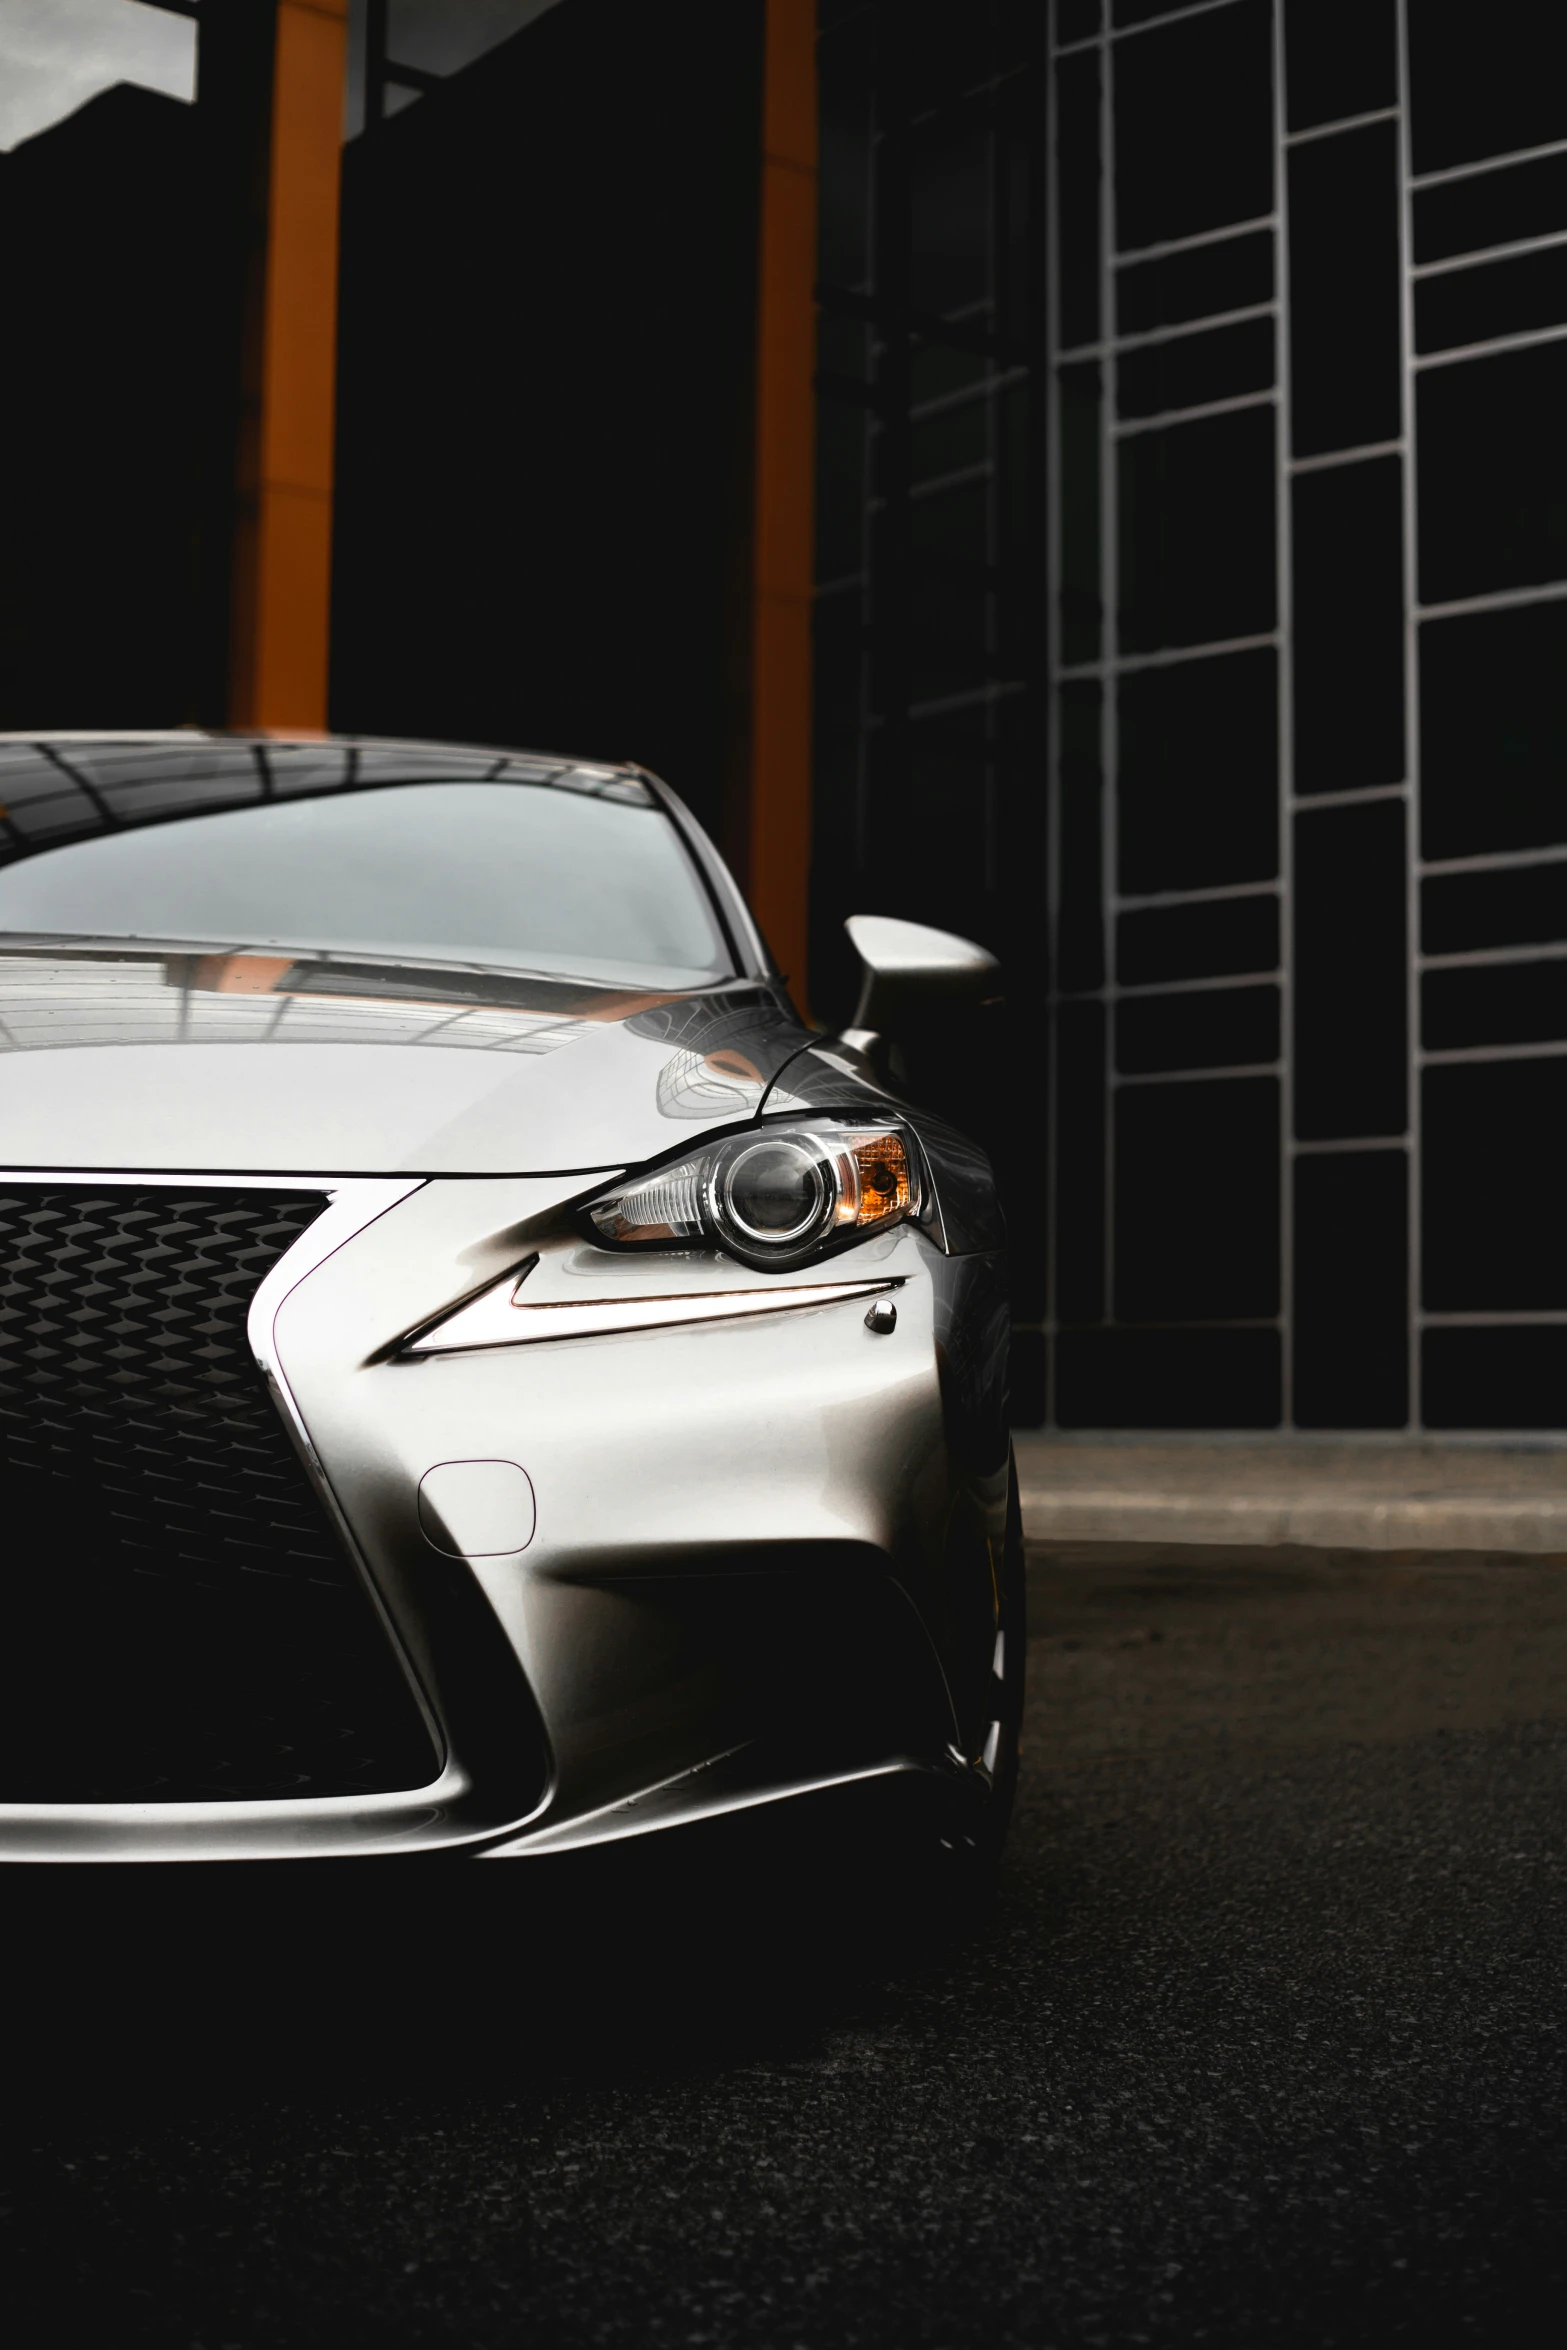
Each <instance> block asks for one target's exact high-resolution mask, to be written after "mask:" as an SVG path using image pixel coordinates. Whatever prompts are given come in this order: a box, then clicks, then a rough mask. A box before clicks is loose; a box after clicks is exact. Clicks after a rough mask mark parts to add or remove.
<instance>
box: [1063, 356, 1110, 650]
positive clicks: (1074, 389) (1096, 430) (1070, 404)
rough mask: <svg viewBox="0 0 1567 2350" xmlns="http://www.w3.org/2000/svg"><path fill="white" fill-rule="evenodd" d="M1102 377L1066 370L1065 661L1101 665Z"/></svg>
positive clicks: (1082, 368) (1089, 368) (1090, 370)
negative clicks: (1100, 489) (1100, 474)
mask: <svg viewBox="0 0 1567 2350" xmlns="http://www.w3.org/2000/svg"><path fill="white" fill-rule="evenodd" d="M1099 403H1100V376H1099V369H1098V367H1097V366H1094V365H1092V364H1083V365H1079V366H1076V367H1063V368H1062V370H1061V378H1060V432H1061V523H1060V529H1061V658H1062V660H1063V661H1064V662H1066V663H1067V664H1068V666H1070V665H1071V664H1072V663H1074V662H1078V661H1097V660H1098V659H1099V657H1100V653H1101V651H1102V650H1103V646H1102V643H1101V634H1100V632H1101V626H1102V623H1103V618H1104V607H1103V604H1102V602H1101V600H1100V598H1101V573H1100V566H1099V465H1100V437H1099V436H1100V415H1099Z"/></svg>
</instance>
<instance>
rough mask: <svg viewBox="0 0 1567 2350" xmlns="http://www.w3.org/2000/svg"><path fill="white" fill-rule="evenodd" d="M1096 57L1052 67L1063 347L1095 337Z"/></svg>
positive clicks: (1091, 55) (1097, 257) (1097, 246)
mask: <svg viewBox="0 0 1567 2350" xmlns="http://www.w3.org/2000/svg"><path fill="white" fill-rule="evenodd" d="M1099 70H1100V67H1099V56H1098V53H1097V52H1096V51H1093V50H1089V51H1085V52H1084V54H1083V55H1081V56H1079V57H1067V58H1064V59H1063V60H1062V62H1061V64H1060V65H1059V66H1058V68H1057V69H1056V189H1057V198H1056V201H1057V206H1058V211H1057V220H1058V227H1057V245H1058V263H1057V279H1058V287H1059V293H1058V299H1059V301H1060V305H1061V329H1060V331H1061V345H1062V348H1063V350H1071V349H1072V348H1073V346H1074V345H1075V344H1078V343H1093V342H1097V341H1098V339H1099V261H1100V243H1099V171H1100V158H1099V95H1100V93H1099Z"/></svg>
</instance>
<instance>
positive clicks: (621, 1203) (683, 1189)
mask: <svg viewBox="0 0 1567 2350" xmlns="http://www.w3.org/2000/svg"><path fill="white" fill-rule="evenodd" d="M919 1207H920V1195H919V1178H918V1175H917V1173H916V1159H915V1153H914V1149H913V1147H912V1145H911V1143H910V1141H909V1139H908V1137H907V1136H906V1135H905V1133H904V1131H903V1129H902V1128H901V1127H898V1126H859V1125H849V1124H842V1125H840V1124H838V1123H836V1122H835V1121H833V1120H831V1119H818V1120H813V1121H812V1122H811V1123H810V1124H808V1125H794V1124H790V1125H787V1126H784V1125H778V1126H760V1127H757V1126H753V1127H749V1128H747V1130H746V1131H745V1132H744V1133H743V1134H732V1135H726V1136H725V1138H724V1140H723V1141H722V1142H718V1143H714V1144H712V1145H711V1146H710V1147H709V1148H708V1149H707V1150H704V1151H697V1152H695V1153H693V1155H692V1156H691V1157H690V1158H688V1159H680V1160H677V1161H676V1162H675V1163H674V1164H673V1165H671V1166H667V1167H660V1168H658V1169H657V1170H656V1171H655V1172H654V1173H652V1174H649V1175H641V1176H633V1177H631V1178H630V1180H629V1181H622V1182H621V1183H619V1184H617V1185H616V1186H615V1188H614V1190H613V1191H607V1192H605V1193H604V1195H603V1196H602V1198H600V1199H596V1200H593V1201H591V1202H590V1203H589V1207H588V1216H589V1219H590V1221H591V1223H592V1225H593V1229H594V1232H595V1234H596V1235H597V1237H598V1238H599V1239H600V1240H601V1241H606V1242H608V1244H609V1245H610V1246H611V1247H612V1248H668V1247H669V1246H670V1245H671V1244H672V1243H678V1242H680V1241H698V1242H702V1241H705V1242H707V1243H709V1244H710V1245H711V1244H713V1243H716V1244H717V1246H718V1247H720V1248H723V1249H727V1250H728V1252H729V1254H730V1255H731V1256H735V1257H738V1258H739V1259H740V1260H741V1262H742V1263H743V1264H747V1265H759V1266H773V1267H777V1268H779V1269H782V1268H784V1267H785V1266H789V1265H798V1264H801V1263H803V1262H804V1260H805V1259H806V1258H807V1257H811V1256H816V1255H820V1254H823V1253H824V1252H825V1251H827V1250H828V1249H830V1248H831V1247H833V1246H834V1245H835V1244H837V1245H842V1244H843V1243H844V1242H847V1241H850V1240H853V1239H855V1238H857V1237H858V1236H859V1235H860V1234H861V1233H864V1232H869V1231H876V1230H880V1229H882V1228H883V1227H885V1226H887V1225H891V1224H896V1223H898V1222H900V1221H901V1220H902V1219H903V1218H904V1217H906V1216H914V1215H918V1213H919Z"/></svg>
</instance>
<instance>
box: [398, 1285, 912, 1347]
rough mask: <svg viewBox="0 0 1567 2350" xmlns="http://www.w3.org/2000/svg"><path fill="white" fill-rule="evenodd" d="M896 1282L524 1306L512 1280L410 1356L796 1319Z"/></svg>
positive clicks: (463, 1310) (451, 1318)
mask: <svg viewBox="0 0 1567 2350" xmlns="http://www.w3.org/2000/svg"><path fill="white" fill-rule="evenodd" d="M902 1286H903V1283H902V1280H901V1279H895V1280H887V1281H819V1282H811V1283H809V1284H804V1283H802V1284H798V1285H797V1286H795V1287H794V1288H790V1289H706V1290H695V1291H686V1292H685V1293H683V1294H682V1293H681V1292H679V1291H672V1292H671V1293H670V1294H668V1295H667V1296H664V1297H595V1298H587V1299H584V1300H582V1301H580V1302H579V1301H578V1300H577V1299H575V1298H561V1299H558V1300H551V1301H549V1302H548V1303H542V1304H535V1303H529V1304H526V1305H525V1304H524V1303H523V1301H522V1299H521V1297H520V1296H519V1295H518V1291H519V1289H520V1287H521V1284H520V1283H519V1282H518V1280H517V1279H516V1276H515V1275H514V1274H508V1275H507V1277H506V1279H505V1280H504V1281H500V1282H497V1283H496V1285H495V1287H494V1288H493V1289H487V1290H486V1291H485V1292H484V1295H483V1296H482V1297H476V1298H473V1299H471V1300H470V1301H469V1303H468V1304H467V1305H465V1306H459V1307H458V1309H457V1311H456V1313H455V1314H450V1315H448V1317H447V1319H446V1320H445V1321H444V1322H438V1323H436V1325H435V1327H434V1328H433V1329H429V1330H425V1331H423V1332H422V1333H421V1334H420V1335H419V1336H418V1337H417V1338H414V1339H411V1340H410V1341H409V1343H408V1345H407V1347H406V1348H405V1349H404V1351H405V1353H407V1354H411V1355H428V1354H455V1353H457V1352H459V1351H463V1350H471V1349H475V1348H481V1347H501V1346H536V1345H538V1344H539V1343H540V1341H541V1340H550V1339H559V1338H598V1337H606V1338H607V1337H609V1336H611V1335H612V1334H613V1333H614V1332H617V1331H619V1332H622V1333H624V1332H629V1331H633V1330H669V1329H673V1328H675V1327H677V1326H678V1325H679V1324H681V1323H687V1322H732V1321H740V1320H742V1319H744V1318H745V1317H746V1316H748V1315H754V1314H787V1313H798V1312H799V1311H800V1310H801V1309H802V1308H803V1307H806V1306H829V1305H840V1304H842V1303H844V1302H845V1301H846V1300H848V1299H852V1298H866V1297H877V1296H880V1295H881V1294H882V1293H883V1292H884V1291H886V1290H889V1289H901V1288H902Z"/></svg>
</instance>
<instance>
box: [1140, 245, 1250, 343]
mask: <svg viewBox="0 0 1567 2350" xmlns="http://www.w3.org/2000/svg"><path fill="white" fill-rule="evenodd" d="M1115 288H1116V291H1115V303H1116V325H1117V329H1118V331H1119V332H1120V333H1121V334H1123V335H1136V334H1146V333H1148V332H1149V330H1150V329H1152V328H1154V327H1159V326H1181V325H1184V324H1185V322H1186V321H1187V320H1188V319H1194V318H1213V317H1217V316H1218V315H1219V313H1220V312H1221V311H1225V310H1248V309H1250V308H1251V306H1252V305H1253V304H1254V303H1256V302H1270V301H1271V300H1272V299H1273V231H1272V229H1270V228H1263V229H1255V230H1253V231H1252V233H1251V234H1250V235H1248V236H1244V237H1224V238H1222V239H1221V240H1220V242H1219V243H1218V244H1216V245H1197V246H1195V247H1194V248H1193V250H1192V251H1191V252H1189V253H1167V254H1166V255H1165V256H1164V258H1163V259H1162V260H1159V261H1133V262H1130V263H1128V264H1126V265H1125V266H1124V267H1122V268H1121V269H1118V270H1117V271H1116V279H1115Z"/></svg>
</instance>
